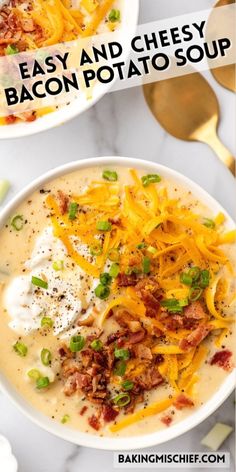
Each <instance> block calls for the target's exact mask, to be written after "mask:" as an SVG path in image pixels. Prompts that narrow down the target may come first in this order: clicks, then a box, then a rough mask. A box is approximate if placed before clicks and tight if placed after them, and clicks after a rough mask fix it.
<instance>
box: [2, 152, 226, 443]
mask: <svg viewBox="0 0 236 472" xmlns="http://www.w3.org/2000/svg"><path fill="white" fill-rule="evenodd" d="M116 164H117V165H123V166H126V167H134V168H140V169H144V170H146V171H149V172H150V173H153V172H157V173H159V174H160V175H162V176H164V177H166V178H170V179H173V180H175V181H176V182H178V183H179V184H180V185H182V186H183V187H185V188H187V189H190V190H191V192H192V193H193V195H194V196H195V197H196V198H197V199H199V200H200V201H203V202H204V203H205V205H206V206H207V207H208V208H210V209H211V210H212V211H213V212H214V213H215V214H217V213H219V212H220V211H222V212H224V213H225V215H226V216H227V219H228V223H227V224H228V227H229V228H235V224H234V222H233V220H232V219H231V218H230V216H229V215H228V214H227V212H226V211H225V210H224V209H223V208H222V207H221V205H220V204H219V203H217V202H216V201H215V200H214V199H213V198H212V197H211V196H210V195H209V194H208V193H206V192H205V191H204V190H203V189H202V188H201V187H199V186H198V185H197V184H195V183H194V182H192V181H191V180H189V179H188V178H187V177H184V176H183V175H181V174H179V173H178V172H176V171H174V170H172V169H169V168H167V167H164V166H162V165H159V164H156V163H154V162H148V161H144V160H140V159H131V158H130V159H129V158H124V157H105V158H93V159H85V160H80V161H75V162H71V163H70V164H66V165H63V166H61V167H58V168H56V169H53V170H52V171H50V172H48V173H46V174H44V175H43V176H42V177H40V178H38V179H36V180H34V181H33V182H32V183H31V184H30V185H28V186H27V187H26V188H25V189H24V190H22V191H21V192H20V193H19V194H18V195H17V196H16V197H15V198H14V199H13V200H12V201H11V202H10V203H9V204H8V205H7V206H6V208H5V209H4V210H3V211H2V213H1V215H0V227H1V226H2V225H3V224H4V222H5V221H6V220H7V218H9V217H10V215H12V213H14V210H15V209H16V208H17V207H18V205H19V204H20V203H21V202H22V201H24V200H25V199H26V198H27V197H28V196H30V194H31V193H33V192H34V191H35V190H37V189H38V188H41V187H42V186H43V185H44V184H45V183H46V182H49V181H51V180H52V179H55V178H57V177H60V176H62V175H64V174H67V173H69V172H73V171H75V170H79V169H89V168H90V167H93V166H99V165H100V166H102V167H108V166H111V167H112V166H113V167H115V166H116ZM234 386H235V372H232V373H230V374H229V375H228V377H227V378H226V380H225V382H224V383H223V384H222V385H221V387H220V388H219V390H217V392H215V394H214V395H213V396H212V397H211V399H210V400H209V401H208V402H206V403H205V404H204V405H203V406H201V407H200V408H199V409H198V410H197V411H195V412H193V413H192V414H190V415H189V416H188V417H187V418H186V419H184V420H183V421H181V422H179V423H178V424H175V425H173V426H170V427H169V428H165V429H163V430H162V431H157V432H154V433H151V434H144V435H143V436H138V437H130V438H127V437H126V438H100V437H95V436H93V435H90V434H85V433H81V432H79V431H75V430H72V429H69V428H67V427H66V426H62V425H60V424H58V423H55V422H54V421H52V420H51V419H50V418H48V417H46V416H44V415H43V414H41V413H40V412H38V411H37V410H35V409H34V408H33V407H32V406H30V405H29V404H28V403H27V402H26V401H25V400H24V399H23V398H22V397H21V396H20V395H19V394H18V393H17V392H16V391H15V390H14V389H13V387H12V386H11V385H10V384H9V382H8V380H7V379H6V378H5V377H4V376H3V375H2V374H0V387H1V388H2V389H3V391H4V392H5V394H6V395H7V396H8V397H9V398H10V399H11V400H12V401H13V402H14V403H15V405H16V406H17V407H18V408H19V409H20V410H21V412H22V413H23V414H24V415H26V416H27V417H29V418H30V419H31V420H32V421H33V422H34V423H36V424H38V425H39V426H40V427H42V428H44V429H45V430H47V431H49V432H51V433H52V434H54V435H56V436H59V437H61V438H63V439H65V440H67V441H71V442H73V443H75V444H79V445H82V446H87V447H93V448H97V449H108V450H122V449H125V450H132V449H138V448H144V447H149V446H153V445H157V444H161V443H164V442H166V441H169V440H170V439H173V438H176V437H177V436H180V435H181V434H183V433H186V432H187V431H189V430H190V429H192V428H194V427H195V426H197V425H198V424H199V423H201V422H202V421H203V420H205V419H206V418H207V417H208V416H209V415H211V414H212V413H213V412H214V411H215V410H216V409H217V408H218V407H219V406H220V405H221V404H222V403H223V402H224V401H225V400H226V398H227V397H228V396H229V395H230V393H231V392H232V391H233V389H234Z"/></svg>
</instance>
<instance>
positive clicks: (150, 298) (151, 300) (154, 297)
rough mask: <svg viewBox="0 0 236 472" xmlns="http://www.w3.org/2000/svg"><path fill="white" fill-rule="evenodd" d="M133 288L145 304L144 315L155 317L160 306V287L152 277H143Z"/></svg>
mask: <svg viewBox="0 0 236 472" xmlns="http://www.w3.org/2000/svg"><path fill="white" fill-rule="evenodd" d="M135 290H136V292H137V295H138V296H139V297H140V298H141V300H142V301H143V303H144V305H145V306H146V315H147V316H150V317H151V318H155V317H156V316H157V313H158V310H159V308H160V299H161V294H160V288H159V285H158V283H157V282H156V280H155V279H154V278H153V277H145V278H143V279H142V280H140V281H139V282H138V283H137V284H136V286H135Z"/></svg>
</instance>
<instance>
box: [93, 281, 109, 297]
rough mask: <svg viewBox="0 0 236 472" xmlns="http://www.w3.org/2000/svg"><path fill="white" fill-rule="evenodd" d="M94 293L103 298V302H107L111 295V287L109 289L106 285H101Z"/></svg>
mask: <svg viewBox="0 0 236 472" xmlns="http://www.w3.org/2000/svg"><path fill="white" fill-rule="evenodd" d="M94 293H95V295H96V297H98V298H101V300H106V298H108V297H109V295H110V289H109V287H107V286H105V285H102V284H99V285H98V286H97V287H96V288H95V290H94Z"/></svg>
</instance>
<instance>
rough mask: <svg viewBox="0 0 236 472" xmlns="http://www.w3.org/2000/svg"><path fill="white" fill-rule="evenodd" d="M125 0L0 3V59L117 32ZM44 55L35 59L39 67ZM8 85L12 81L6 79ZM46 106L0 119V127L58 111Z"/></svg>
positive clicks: (37, 0) (22, 0)
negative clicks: (0, 57)
mask: <svg viewBox="0 0 236 472" xmlns="http://www.w3.org/2000/svg"><path fill="white" fill-rule="evenodd" d="M123 2H124V0H5V1H3V2H0V56H12V55H14V54H18V53H20V52H24V51H34V50H37V49H40V48H43V47H44V48H45V47H49V46H52V45H55V44H59V43H63V42H68V41H73V40H76V39H80V38H81V39H83V38H86V37H90V36H94V35H96V34H102V33H107V32H112V31H115V30H116V29H117V28H118V27H119V26H120V24H121V22H122V9H123ZM44 56H45V52H44V53H42V54H41V59H40V51H39V54H38V57H37V56H36V59H37V60H38V62H39V66H38V67H39V68H40V65H41V64H42V59H43V57H44ZM4 80H5V82H9V81H10V78H9V77H7V76H6V77H5V79H4ZM56 108H57V107H44V108H40V109H38V110H36V111H25V112H23V113H18V114H15V115H9V116H6V117H2V118H1V117H0V125H7V124H14V123H16V122H17V121H24V122H32V121H35V120H36V119H37V118H39V117H42V116H44V115H45V114H47V113H51V112H53V111H55V110H56Z"/></svg>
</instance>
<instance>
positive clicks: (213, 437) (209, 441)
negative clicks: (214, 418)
mask: <svg viewBox="0 0 236 472" xmlns="http://www.w3.org/2000/svg"><path fill="white" fill-rule="evenodd" d="M232 431H233V428H232V426H230V425H228V424H223V423H216V424H215V425H214V426H213V428H212V429H211V430H210V431H209V433H208V434H207V435H206V436H205V437H204V438H203V439H202V440H201V444H202V445H203V446H206V447H208V448H209V449H212V450H213V451H218V449H219V448H220V447H221V446H222V444H223V443H224V442H225V440H226V439H227V437H228V436H229V435H230V434H231V433H232Z"/></svg>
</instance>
